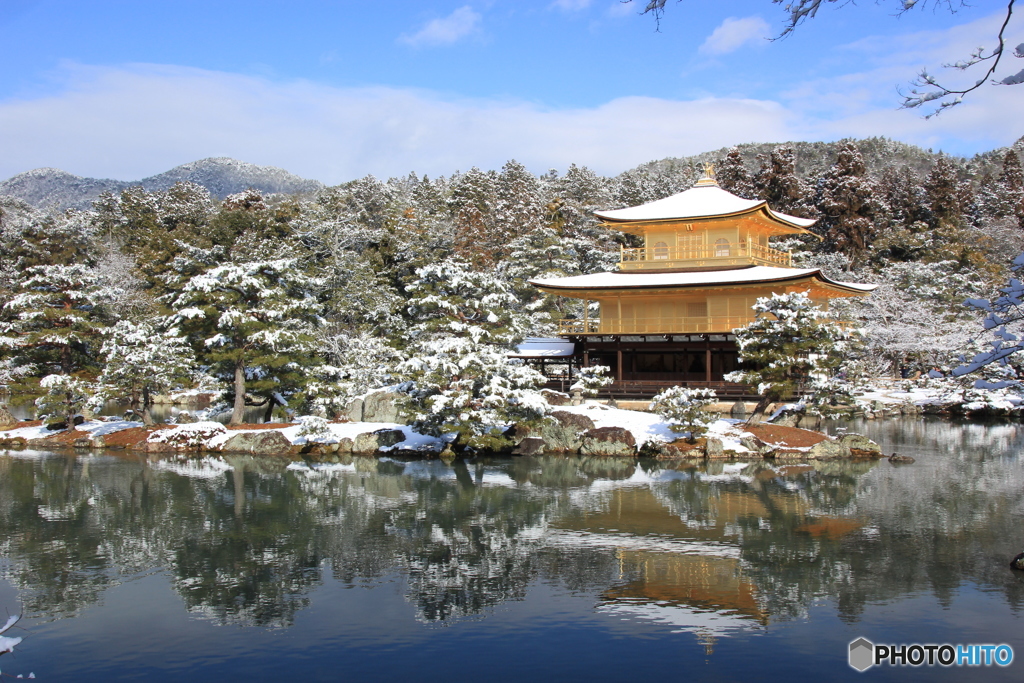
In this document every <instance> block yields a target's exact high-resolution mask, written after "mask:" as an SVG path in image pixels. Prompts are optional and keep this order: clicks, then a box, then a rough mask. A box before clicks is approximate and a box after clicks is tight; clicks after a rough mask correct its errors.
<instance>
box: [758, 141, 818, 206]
mask: <svg viewBox="0 0 1024 683" xmlns="http://www.w3.org/2000/svg"><path fill="white" fill-rule="evenodd" d="M757 158H758V161H759V162H760V164H761V167H760V169H759V170H758V172H757V174H756V175H755V176H754V181H753V183H754V190H755V191H756V192H757V196H758V197H759V198H760V199H764V200H767V202H768V206H770V207H771V208H772V209H774V210H776V211H781V212H783V213H788V214H791V215H794V216H805V215H809V214H810V213H811V212H810V211H809V210H808V207H807V206H806V205H805V204H804V200H805V198H806V197H807V195H808V193H807V190H806V188H805V186H804V184H803V182H802V181H801V180H800V178H799V177H798V176H797V175H796V154H795V153H794V152H793V148H792V147H776V148H775V149H773V150H772V151H771V153H770V154H768V155H767V156H766V155H764V154H759V155H758V157H757Z"/></svg>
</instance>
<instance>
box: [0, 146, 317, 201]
mask: <svg viewBox="0 0 1024 683" xmlns="http://www.w3.org/2000/svg"><path fill="white" fill-rule="evenodd" d="M183 180H188V181H191V182H193V183H196V184H197V185H202V186H203V187H205V188H206V189H207V190H209V191H210V194H212V195H213V196H215V197H220V198H223V197H226V196H227V195H229V194H233V193H235V192H241V191H242V190H245V189H247V188H250V187H251V188H254V189H257V190H259V191H260V192H263V193H264V194H274V193H278V192H282V193H294V192H312V191H315V190H317V189H319V188H321V187H323V184H322V183H320V182H319V181H316V180H307V179H305V178H300V177H299V176H297V175H293V174H291V173H289V172H288V171H285V170H283V169H280V168H275V167H273V166H257V165H255V164H250V163H246V162H244V161H238V160H237V159H229V158H227V157H215V158H211V159H201V160H199V161H193V162H191V163H188V164H182V165H181V166H176V167H175V168H172V169H171V170H169V171H166V172H164V173H160V174H159V175H155V176H151V177H149V178H143V179H142V180H138V181H131V182H127V181H122V180H110V179H99V178H82V177H81V176H76V175H73V174H71V173H67V172H66V171H61V170H60V169H56V168H37V169H34V170H31V171H26V172H25V173H19V174H18V175H16V176H13V177H11V178H8V179H7V180H4V181H2V182H0V195H10V196H12V197H17V198H18V199H21V200H23V201H26V202H28V203H29V204H31V205H33V206H36V207H39V208H43V207H57V208H70V207H73V208H78V209H88V208H90V207H91V205H92V202H94V201H95V200H96V199H97V198H99V196H100V194H102V193H103V192H120V191H121V190H123V189H125V188H127V187H131V186H133V185H141V186H142V187H144V188H146V189H147V190H166V189H167V188H169V187H171V186H172V185H174V183H176V182H179V181H183Z"/></svg>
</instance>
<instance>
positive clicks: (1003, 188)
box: [989, 149, 1024, 230]
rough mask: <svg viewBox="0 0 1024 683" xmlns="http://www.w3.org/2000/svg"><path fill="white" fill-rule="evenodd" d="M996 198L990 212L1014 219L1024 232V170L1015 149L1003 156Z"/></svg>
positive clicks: (995, 190)
mask: <svg viewBox="0 0 1024 683" xmlns="http://www.w3.org/2000/svg"><path fill="white" fill-rule="evenodd" d="M993 190H994V195H995V196H994V197H992V201H991V202H990V203H991V206H990V207H989V210H990V211H991V213H992V215H994V216H996V217H999V218H1004V217H1005V218H1013V219H1014V220H1015V221H1016V223H1017V227H1019V228H1020V229H1022V230H1024V170H1022V169H1021V164H1020V157H1019V156H1018V155H1017V152H1016V151H1015V150H1013V149H1009V150H1007V151H1006V154H1005V155H1003V169H1002V171H1001V172H1000V174H999V179H998V180H997V181H996V183H995V187H994V188H993Z"/></svg>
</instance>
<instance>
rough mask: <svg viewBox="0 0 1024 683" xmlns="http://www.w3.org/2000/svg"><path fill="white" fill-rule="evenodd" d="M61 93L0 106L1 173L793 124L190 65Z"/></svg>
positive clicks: (725, 106) (594, 143) (408, 153)
mask: <svg viewBox="0 0 1024 683" xmlns="http://www.w3.org/2000/svg"><path fill="white" fill-rule="evenodd" d="M63 76H64V78H65V79H66V86H65V88H64V89H63V90H62V92H60V93H58V94H56V95H51V96H48V97H41V98H38V99H31V100H7V101H3V102H0V149H3V150H4V154H3V155H0V178H6V177H9V176H11V175H14V174H16V173H20V172H22V171H27V170H29V169H32V168H36V167H41V166H53V167H57V168H62V169H64V170H66V171H69V172H72V173H76V174H78V175H87V176H94V177H113V178H118V179H124V180H130V179H138V178H142V177H145V176H147V175H151V174H154V173H159V172H161V171H164V170H167V169H168V168H171V167H173V166H175V165H177V164H181V163H185V162H188V161H193V160H195V159H200V158H204V157H210V156H229V157H234V158H237V159H241V160H244V161H249V162H252V163H257V164H263V165H273V166H280V167H282V168H285V169H287V170H289V171H291V172H293V173H297V174H299V175H302V176H305V177H309V178H316V179H318V180H322V181H324V182H327V183H339V182H343V181H346V180H350V179H352V178H357V177H360V176H363V175H366V174H368V173H373V174H375V175H378V176H384V177H387V176H392V175H404V174H406V173H408V172H409V171H416V172H418V173H429V174H430V175H431V176H435V175H439V174H444V175H448V174H450V173H452V172H453V171H455V170H457V169H461V170H466V169H468V168H470V167H471V166H480V167H484V168H500V167H501V165H502V164H503V163H504V162H505V161H507V160H508V159H511V158H515V159H518V160H519V161H521V162H522V163H524V164H526V165H527V166H528V167H530V168H531V169H533V170H535V171H544V170H547V169H548V168H551V167H556V168H566V167H568V165H569V164H570V163H576V164H585V165H587V166H590V167H591V168H593V169H595V170H597V171H599V172H603V173H609V174H614V173H618V172H620V171H623V170H625V169H627V168H629V167H631V166H634V165H636V164H639V163H642V162H645V161H648V160H650V159H655V158H661V157H665V156H670V155H678V154H692V153H697V152H701V151H705V150H709V149H714V148H715V147H717V146H724V145H728V144H733V143H736V142H742V141H748V140H761V141H769V140H780V139H788V138H791V137H793V136H794V135H795V134H796V131H797V130H799V129H798V128H796V127H794V126H793V125H791V118H792V117H791V116H790V114H789V113H788V112H786V111H785V110H784V109H783V108H782V107H781V106H779V105H778V104H776V103H773V102H761V101H756V100H742V99H713V98H708V99H702V100H696V101H670V100H662V99H656V98H649V97H623V98H618V99H613V100H611V101H609V102H607V103H605V104H602V105H600V106H597V107H593V108H577V109H558V110H553V109H545V108H543V107H540V106H537V105H535V104H532V103H525V102H519V101H509V100H483V99H458V98H452V97H443V96H441V95H438V94H436V93H432V92H427V91H421V90H413V89H400V88H387V87H366V88H336V87H330V86H324V85H319V84H315V83H311V82H308V81H293V82H286V83H279V82H274V81H270V80H267V79H265V78H260V77H254V76H243V75H238V74H229V73H222V72H216V71H205V70H201V69H194V68H186V67H177V66H161V65H130V66H123V67H118V68H108V67H92V66H80V65H65V67H64V72H63Z"/></svg>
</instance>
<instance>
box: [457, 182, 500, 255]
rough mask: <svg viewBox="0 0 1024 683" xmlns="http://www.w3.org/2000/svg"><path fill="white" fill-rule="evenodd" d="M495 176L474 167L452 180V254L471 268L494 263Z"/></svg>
mask: <svg viewBox="0 0 1024 683" xmlns="http://www.w3.org/2000/svg"><path fill="white" fill-rule="evenodd" d="M497 180H498V178H497V174H496V173H494V172H493V171H488V172H487V173H484V172H483V171H481V170H480V169H479V168H477V167H475V166H474V167H473V168H471V169H469V171H467V172H466V173H463V174H460V175H457V176H455V177H454V178H452V184H451V190H452V194H451V198H450V199H449V200H448V205H449V208H450V211H451V214H452V219H453V220H454V221H455V245H454V246H455V254H456V256H457V257H458V258H460V259H462V260H463V261H466V262H468V263H472V264H474V265H480V266H484V265H490V264H493V263H494V254H493V253H492V251H491V249H492V248H493V247H495V246H496V245H495V243H494V242H495V238H494V234H495V229H494V212H495V209H496V205H497V197H496V191H497V188H496V186H497Z"/></svg>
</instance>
